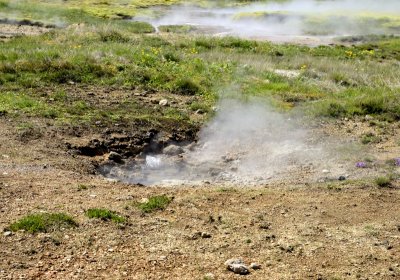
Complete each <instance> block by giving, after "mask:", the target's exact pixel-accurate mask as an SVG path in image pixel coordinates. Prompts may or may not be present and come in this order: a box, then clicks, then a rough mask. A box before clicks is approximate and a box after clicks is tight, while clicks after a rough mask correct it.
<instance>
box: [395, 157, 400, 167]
mask: <svg viewBox="0 0 400 280" xmlns="http://www.w3.org/2000/svg"><path fill="white" fill-rule="evenodd" d="M394 165H396V166H400V158H395V159H394Z"/></svg>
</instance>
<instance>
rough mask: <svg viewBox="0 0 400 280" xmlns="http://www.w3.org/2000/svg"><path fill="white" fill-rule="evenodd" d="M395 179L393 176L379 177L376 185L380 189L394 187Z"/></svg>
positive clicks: (376, 179)
mask: <svg viewBox="0 0 400 280" xmlns="http://www.w3.org/2000/svg"><path fill="white" fill-rule="evenodd" d="M393 180H394V178H393V176H392V175H386V176H379V177H377V178H375V180H374V182H375V184H376V185H377V186H378V187H380V188H388V187H391V186H392V182H393Z"/></svg>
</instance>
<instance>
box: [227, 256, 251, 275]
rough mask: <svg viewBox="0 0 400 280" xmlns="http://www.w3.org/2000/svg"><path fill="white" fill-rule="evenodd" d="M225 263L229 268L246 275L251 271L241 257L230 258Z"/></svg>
mask: <svg viewBox="0 0 400 280" xmlns="http://www.w3.org/2000/svg"><path fill="white" fill-rule="evenodd" d="M225 265H226V268H227V269H228V270H230V271H232V272H233V273H236V274H240V275H246V274H249V273H250V271H249V269H248V268H247V267H246V265H245V264H244V263H243V260H241V259H229V260H227V261H226V262H225Z"/></svg>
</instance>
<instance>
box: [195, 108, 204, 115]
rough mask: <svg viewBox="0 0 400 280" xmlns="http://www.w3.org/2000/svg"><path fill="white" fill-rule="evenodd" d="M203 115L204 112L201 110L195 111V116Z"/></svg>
mask: <svg viewBox="0 0 400 280" xmlns="http://www.w3.org/2000/svg"><path fill="white" fill-rule="evenodd" d="M203 114H204V111H203V110H201V109H198V110H197V111H196V115H203Z"/></svg>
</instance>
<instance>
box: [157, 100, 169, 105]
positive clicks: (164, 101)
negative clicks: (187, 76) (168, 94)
mask: <svg viewBox="0 0 400 280" xmlns="http://www.w3.org/2000/svg"><path fill="white" fill-rule="evenodd" d="M158 105H160V106H168V100H167V99H161V100H160V102H158Z"/></svg>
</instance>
